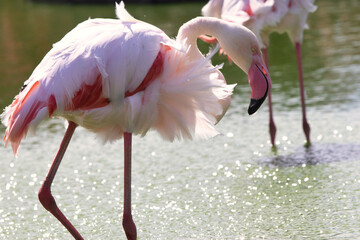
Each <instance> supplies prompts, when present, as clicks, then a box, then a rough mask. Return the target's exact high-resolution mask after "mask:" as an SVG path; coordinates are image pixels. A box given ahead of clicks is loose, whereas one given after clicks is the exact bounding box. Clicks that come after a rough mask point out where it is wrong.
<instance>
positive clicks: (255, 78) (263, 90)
mask: <svg viewBox="0 0 360 240" xmlns="http://www.w3.org/2000/svg"><path fill="white" fill-rule="evenodd" d="M248 76H249V84H250V87H251V100H250V105H249V108H248V113H249V115H251V114H254V113H255V112H256V111H257V110H258V109H259V108H260V106H261V104H262V103H263V102H264V101H265V99H266V96H267V94H268V91H269V89H270V88H271V78H270V75H269V72H268V70H267V68H266V66H265V64H264V62H263V60H262V58H261V56H260V55H254V56H253V62H252V63H251V66H250V69H249V73H248Z"/></svg>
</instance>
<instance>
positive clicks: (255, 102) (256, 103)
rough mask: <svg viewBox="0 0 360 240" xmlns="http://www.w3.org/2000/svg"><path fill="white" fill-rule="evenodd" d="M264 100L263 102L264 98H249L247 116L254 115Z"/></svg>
mask: <svg viewBox="0 0 360 240" xmlns="http://www.w3.org/2000/svg"><path fill="white" fill-rule="evenodd" d="M264 100H265V97H263V98H260V99H253V98H251V100H250V105H249V108H248V113H249V115H252V114H254V113H255V112H256V111H257V110H258V109H259V108H260V106H261V104H262V103H263V102H264Z"/></svg>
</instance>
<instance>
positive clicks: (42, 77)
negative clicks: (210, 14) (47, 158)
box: [1, 3, 271, 239]
mask: <svg viewBox="0 0 360 240" xmlns="http://www.w3.org/2000/svg"><path fill="white" fill-rule="evenodd" d="M116 13H117V16H118V17H119V18H120V20H112V19H89V20H87V21H85V22H83V23H81V24H79V25H78V26H77V27H76V28H74V29H73V30H72V31H70V32H69V33H68V34H66V35H65V36H64V38H63V39H62V40H61V41H59V42H58V43H56V44H54V46H53V48H52V49H51V50H50V51H49V53H48V54H47V55H46V56H45V57H44V59H43V60H42V61H41V62H40V64H39V65H38V66H37V67H36V69H35V70H34V72H33V73H32V75H31V76H30V78H29V79H28V80H27V81H26V82H25V84H24V86H23V87H22V89H21V92H20V93H19V95H17V96H16V97H15V100H14V101H13V103H12V104H11V105H10V106H8V107H7V108H6V109H5V111H4V113H3V114H2V116H1V117H2V122H3V124H4V125H5V126H7V129H6V133H5V137H4V142H5V144H8V143H11V145H12V148H13V151H14V154H15V155H16V154H17V151H18V148H19V145H20V142H21V140H22V138H24V137H25V136H26V134H27V132H28V131H35V128H36V127H37V125H38V124H39V123H40V122H41V121H42V120H44V119H46V118H49V117H62V118H65V119H66V120H67V121H68V123H69V124H68V127H67V130H66V133H65V136H64V138H63V140H62V143H61V145H60V147H59V150H58V152H57V154H56V156H55V159H54V161H53V163H52V165H51V167H50V170H49V172H48V174H47V176H46V179H45V181H44V182H43V185H42V186H41V188H40V190H39V194H38V196H39V200H40V202H41V203H42V205H43V206H44V207H45V208H46V209H47V210H48V211H50V212H51V213H52V214H53V215H54V216H55V217H56V218H57V219H58V220H59V221H60V222H61V223H62V224H63V225H64V226H65V227H66V228H67V230H68V231H69V232H70V233H71V234H72V235H73V237H74V238H75V239H83V237H82V236H81V235H80V234H79V232H78V231H77V230H76V229H75V227H74V226H73V225H72V224H71V223H70V221H69V220H68V219H67V218H66V217H65V216H64V215H63V213H62V212H61V211H60V209H59V208H58V207H57V205H56V202H55V199H54V197H53V196H52V194H51V185H52V182H53V179H54V177H55V174H56V172H57V169H58V167H59V165H60V163H61V160H62V158H63V155H64V153H65V151H66V148H67V146H68V144H69V142H70V139H71V137H72V135H73V133H74V131H75V129H76V127H77V126H78V125H81V126H83V127H84V128H86V129H88V130H90V131H93V132H95V133H96V134H98V135H99V136H101V137H102V139H103V140H104V141H111V140H115V139H119V138H121V137H122V136H124V212H123V227H124V230H125V233H126V236H127V238H128V239H136V238H137V232H136V226H135V224H134V221H133V220H132V215H131V139H132V133H134V134H139V135H142V136H144V135H145V134H146V132H147V131H148V130H150V129H154V130H156V131H158V132H159V133H160V135H161V136H162V137H163V138H164V139H166V140H170V141H172V140H174V139H175V138H176V139H183V138H184V139H192V138H193V137H201V138H209V137H212V136H214V135H216V134H217V133H218V132H217V131H216V130H215V128H214V125H215V124H216V123H217V122H218V121H219V120H220V119H221V117H222V116H223V115H224V113H225V111H226V109H227V107H228V106H229V104H230V95H231V93H232V89H233V87H234V85H230V86H229V85H226V82H225V79H224V77H223V75H222V74H221V72H220V71H219V69H220V68H221V66H215V67H214V66H213V65H212V64H211V62H210V59H211V57H212V56H213V54H215V52H216V51H217V50H216V49H215V50H213V51H212V53H211V54H209V55H208V56H207V57H204V56H203V55H202V54H201V52H200V51H199V50H198V48H197V46H196V38H197V36H199V35H200V34H210V35H213V36H215V37H217V38H218V40H219V42H220V44H221V45H222V47H223V48H224V50H225V51H227V52H229V53H230V55H229V56H230V57H231V58H232V59H233V61H234V62H235V63H236V64H237V65H238V66H239V67H240V68H241V69H242V70H244V71H245V72H246V73H247V74H248V75H249V83H250V86H251V88H252V91H251V102H250V106H249V110H248V112H249V113H250V114H252V113H254V112H255V111H256V110H257V109H258V108H259V107H260V105H261V104H262V102H263V101H264V99H265V98H266V96H267V92H268V90H269V88H270V87H271V80H270V77H269V75H268V73H267V68H266V66H265V64H264V63H263V60H262V59H261V54H260V48H259V45H258V42H257V40H256V37H255V35H254V34H253V33H251V32H250V31H249V30H248V29H246V28H244V27H242V26H238V25H236V24H232V23H228V22H226V21H222V20H217V19H213V18H196V19H194V20H191V21H189V22H187V23H185V24H184V25H183V26H182V27H181V28H180V30H179V33H178V36H177V38H176V40H172V39H170V38H169V37H168V36H166V35H165V33H164V32H163V31H161V30H160V29H158V28H156V27H154V26H152V25H150V24H147V23H145V22H141V21H138V20H136V19H134V18H133V17H132V16H131V15H129V14H128V13H127V11H126V10H125V8H124V4H123V3H121V4H120V5H117V8H116ZM224 36H226V37H224Z"/></svg>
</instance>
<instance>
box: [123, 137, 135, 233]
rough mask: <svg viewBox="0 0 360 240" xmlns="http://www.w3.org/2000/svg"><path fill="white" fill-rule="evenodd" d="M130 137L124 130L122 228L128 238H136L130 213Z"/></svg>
mask: <svg viewBox="0 0 360 240" xmlns="http://www.w3.org/2000/svg"><path fill="white" fill-rule="evenodd" d="M131 137H132V134H131V133H129V132H124V212H123V222H122V224H123V228H124V230H125V234H126V237H127V239H128V240H135V239H136V238H137V233H136V226H135V223H134V221H133V219H132V215H131Z"/></svg>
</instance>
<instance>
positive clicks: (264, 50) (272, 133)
mask: <svg viewBox="0 0 360 240" xmlns="http://www.w3.org/2000/svg"><path fill="white" fill-rule="evenodd" d="M261 51H262V54H263V58H264V62H265V64H266V67H267V68H268V70H269V59H268V52H267V48H262V49H261ZM269 71H270V70H269ZM268 91H269V92H268V102H269V133H270V141H271V145H272V146H273V147H275V136H276V126H275V122H274V117H273V110H272V102H271V89H269V90H268Z"/></svg>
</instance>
